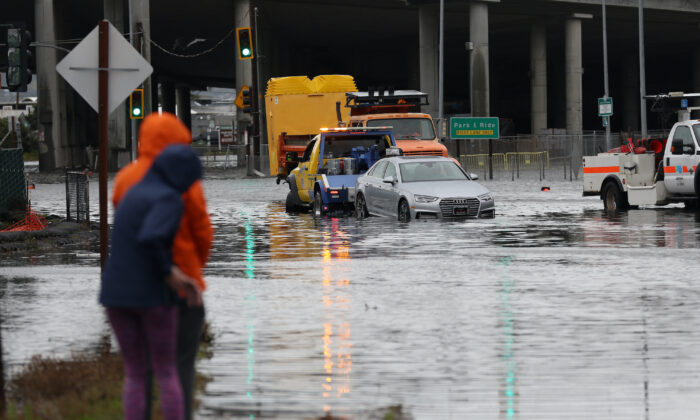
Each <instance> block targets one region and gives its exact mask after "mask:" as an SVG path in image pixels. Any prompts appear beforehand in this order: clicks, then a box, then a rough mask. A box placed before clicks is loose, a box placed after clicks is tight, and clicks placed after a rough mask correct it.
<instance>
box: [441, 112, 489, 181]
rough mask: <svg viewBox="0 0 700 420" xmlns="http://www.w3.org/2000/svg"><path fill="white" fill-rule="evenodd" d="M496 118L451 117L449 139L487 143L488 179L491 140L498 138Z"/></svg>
mask: <svg viewBox="0 0 700 420" xmlns="http://www.w3.org/2000/svg"><path fill="white" fill-rule="evenodd" d="M499 134H500V133H499V124H498V117H452V118H450V138H451V139H453V140H460V139H486V140H488V141H489V179H493V139H498V137H499Z"/></svg>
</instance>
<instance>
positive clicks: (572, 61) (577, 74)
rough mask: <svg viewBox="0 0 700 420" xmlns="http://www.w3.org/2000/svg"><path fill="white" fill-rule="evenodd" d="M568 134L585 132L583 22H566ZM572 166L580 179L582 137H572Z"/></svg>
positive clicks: (568, 20)
mask: <svg viewBox="0 0 700 420" xmlns="http://www.w3.org/2000/svg"><path fill="white" fill-rule="evenodd" d="M565 31H566V35H565V38H566V40H565V43H566V51H565V53H564V54H565V57H566V132H567V134H569V135H571V134H575V135H578V134H581V132H582V130H583V123H582V119H583V112H582V96H583V77H582V75H583V64H582V60H583V59H582V52H581V50H582V48H581V20H580V19H567V20H566V29H565ZM571 141H572V143H571V165H572V169H573V172H574V174H575V175H576V176H577V177H578V171H579V169H580V167H581V153H582V150H581V137H580V136H576V137H572V140H571Z"/></svg>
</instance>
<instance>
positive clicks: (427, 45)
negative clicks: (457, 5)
mask: <svg viewBox="0 0 700 420" xmlns="http://www.w3.org/2000/svg"><path fill="white" fill-rule="evenodd" d="M439 12H440V10H439V5H438V4H423V5H421V6H420V7H419V9H418V42H419V54H420V90H421V91H422V92H425V93H427V94H428V103H429V105H428V106H427V107H425V108H424V112H426V113H428V114H430V115H432V116H433V118H436V117H437V116H438V115H437V114H438V77H439V76H438V52H439V36H438V34H439V31H440V27H439V25H440V23H439V21H438V17H439Z"/></svg>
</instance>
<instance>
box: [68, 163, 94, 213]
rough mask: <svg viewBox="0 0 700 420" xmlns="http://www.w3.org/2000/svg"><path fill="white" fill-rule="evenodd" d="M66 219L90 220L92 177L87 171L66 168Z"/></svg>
mask: <svg viewBox="0 0 700 420" xmlns="http://www.w3.org/2000/svg"><path fill="white" fill-rule="evenodd" d="M65 181H66V220H69V221H70V220H75V221H76V222H87V223H89V222H90V179H89V177H88V172H87V171H75V170H66V172H65Z"/></svg>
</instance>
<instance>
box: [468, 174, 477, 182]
mask: <svg viewBox="0 0 700 420" xmlns="http://www.w3.org/2000/svg"><path fill="white" fill-rule="evenodd" d="M469 178H471V179H472V181H478V180H479V175H477V174H475V173H473V172H472V173H470V174H469Z"/></svg>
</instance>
